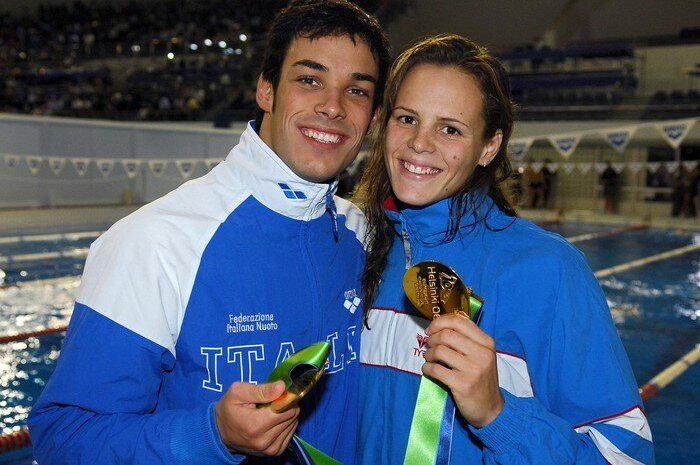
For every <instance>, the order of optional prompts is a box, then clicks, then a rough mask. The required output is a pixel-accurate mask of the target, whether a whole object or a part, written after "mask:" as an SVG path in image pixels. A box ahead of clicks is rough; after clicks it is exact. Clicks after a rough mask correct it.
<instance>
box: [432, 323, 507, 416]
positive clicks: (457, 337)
mask: <svg viewBox="0 0 700 465" xmlns="http://www.w3.org/2000/svg"><path fill="white" fill-rule="evenodd" d="M426 334H427V335H428V337H429V339H428V347H429V348H428V350H427V351H426V352H425V360H426V362H425V363H424V364H423V374H425V375H427V376H430V377H431V378H433V379H435V380H437V381H440V382H441V383H443V384H444V385H445V386H447V387H448V388H449V389H450V391H451V392H452V396H453V397H454V401H455V404H456V405H457V408H458V409H459V412H460V413H461V414H462V416H463V417H464V418H465V419H466V420H467V421H468V422H469V423H471V424H472V425H474V426H476V427H477V428H481V427H483V426H486V425H488V424H489V423H491V422H492V421H493V420H494V419H495V418H496V417H497V416H498V414H499V413H500V412H501V410H502V409H503V403H504V400H503V395H502V394H501V391H500V389H499V387H498V370H497V368H496V349H495V343H494V341H493V339H491V337H490V336H489V335H488V334H486V333H485V332H483V331H482V330H481V329H479V328H478V327H477V326H476V324H474V322H473V321H471V320H469V319H467V318H465V317H463V316H460V315H444V316H441V317H440V318H436V319H434V320H433V321H432V322H431V323H430V326H428V328H427V330H426Z"/></svg>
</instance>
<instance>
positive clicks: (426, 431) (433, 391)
mask: <svg viewBox="0 0 700 465" xmlns="http://www.w3.org/2000/svg"><path fill="white" fill-rule="evenodd" d="M448 403H449V404H450V406H451V407H452V408H451V409H450V410H452V411H451V412H447V415H445V410H446V406H447V404H448ZM453 422H454V405H453V404H452V401H451V399H450V398H449V396H448V395H447V392H446V391H445V390H444V389H443V388H442V387H440V385H438V384H437V383H435V381H433V380H431V379H430V378H427V377H425V376H422V377H421V380H420V387H419V388H418V397H417V399H416V406H415V408H414V410H413V420H412V421H411V431H410V432H409V434H408V446H407V447H406V455H405V457H404V460H403V463H404V465H415V464H418V463H419V464H426V465H427V464H435V463H447V462H448V460H449V442H450V438H451V436H452V426H453ZM438 458H439V459H440V460H439V462H438Z"/></svg>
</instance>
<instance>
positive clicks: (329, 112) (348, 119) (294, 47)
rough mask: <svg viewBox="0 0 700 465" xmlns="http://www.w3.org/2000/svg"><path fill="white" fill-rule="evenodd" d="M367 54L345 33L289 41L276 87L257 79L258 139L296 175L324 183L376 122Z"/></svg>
mask: <svg viewBox="0 0 700 465" xmlns="http://www.w3.org/2000/svg"><path fill="white" fill-rule="evenodd" d="M378 74H379V72H378V68H377V64H376V62H375V61H374V57H373V56H372V52H371V51H370V49H369V47H368V46H367V44H365V42H364V41H363V40H362V39H359V38H358V39H356V40H355V43H353V41H352V40H351V39H350V37H349V36H329V37H321V38H317V39H313V40H311V39H308V38H304V37H298V38H296V39H294V40H293V41H292V43H291V45H290V47H289V50H288V51H287V56H286V57H285V59H284V62H283V63H282V69H281V72H280V81H279V84H278V86H277V89H276V90H275V89H273V86H272V83H270V82H268V81H266V80H264V79H263V78H262V77H260V79H259V80H258V89H257V94H256V97H257V102H258V105H259V106H260V108H262V109H263V111H264V112H265V115H264V116H263V120H262V125H261V127H260V137H261V138H262V140H263V141H264V142H265V143H266V144H267V145H268V146H269V147H270V148H271V149H272V150H274V151H275V153H277V155H278V156H279V157H280V158H281V159H282V161H284V162H285V163H286V164H287V166H289V167H290V168H291V169H292V171H294V173H296V174H297V175H298V176H299V177H301V178H303V179H306V180H307V181H311V182H324V181H327V180H329V179H332V178H334V177H335V176H337V175H338V174H339V173H340V172H342V171H343V170H344V169H345V168H346V167H347V166H348V165H349V164H350V163H352V161H353V160H354V159H355V157H356V156H357V153H358V152H359V150H360V147H361V145H362V141H363V139H364V137H365V134H366V133H367V131H368V130H369V128H370V126H371V125H373V124H374V122H375V120H376V114H375V113H373V111H372V102H373V101H374V93H375V92H376V85H377V80H378Z"/></svg>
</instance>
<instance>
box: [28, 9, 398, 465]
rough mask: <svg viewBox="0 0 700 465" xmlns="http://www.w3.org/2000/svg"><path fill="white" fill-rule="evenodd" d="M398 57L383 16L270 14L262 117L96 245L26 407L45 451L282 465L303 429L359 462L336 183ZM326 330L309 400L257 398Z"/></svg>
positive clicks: (351, 246)
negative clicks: (216, 160) (46, 375)
mask: <svg viewBox="0 0 700 465" xmlns="http://www.w3.org/2000/svg"><path fill="white" fill-rule="evenodd" d="M388 58H389V53H388V45H387V40H386V38H385V37H384V35H383V33H382V31H381V29H380V27H379V25H378V23H377V21H376V20H375V19H374V18H372V17H370V16H368V15H367V14H366V13H365V12H363V11H362V10H360V9H359V8H357V7H356V6H354V5H353V4H351V3H348V2H346V1H344V0H301V1H293V2H292V3H290V5H289V6H288V7H287V8H285V9H284V10H282V11H281V12H280V13H279V14H278V15H277V17H276V18H275V21H274V22H273V24H272V25H271V28H270V32H269V33H268V42H267V49H266V53H265V57H264V59H263V66H262V73H261V76H260V79H259V81H258V89H257V101H258V105H259V106H260V109H261V115H260V116H259V117H258V119H257V120H256V121H255V122H251V123H250V124H249V125H248V128H247V129H246V131H245V132H244V133H243V134H242V135H241V139H240V142H239V143H238V145H236V146H235V147H234V148H233V149H232V150H231V152H230V153H229V155H228V156H227V157H226V160H225V161H223V162H222V163H220V164H219V165H218V166H217V167H216V168H214V169H213V170H212V171H211V172H210V173H208V174H207V175H205V176H203V177H202V178H200V179H197V180H194V181H191V182H188V183H186V184H184V185H183V186H181V187H179V188H178V189H176V190H175V191H173V192H171V193H170V194H168V195H166V196H164V197H163V198H161V199H159V200H157V201H155V202H153V203H151V204H149V205H146V206H145V207H143V208H141V209H140V210H138V211H137V212H135V213H134V214H132V215H130V216H129V217H127V218H125V219H123V220H122V221H120V222H118V223H117V224H116V225H115V226H113V227H112V228H111V229H110V230H109V231H107V232H106V233H105V234H104V235H103V236H102V237H100V238H99V239H98V240H97V241H96V242H95V243H94V244H93V245H92V247H91V250H90V255H89V256H88V259H87V263H86V266H85V273H84V275H83V282H82V288H81V291H80V295H79V297H78V299H77V302H76V305H75V310H74V313H73V317H72V319H71V324H70V327H69V329H68V333H67V336H66V340H65V343H64V346H63V349H62V353H61V357H60V360H59V362H58V366H57V369H56V372H55V373H54V375H53V377H52V378H51V380H50V381H49V383H48V384H47V386H46V389H45V390H44V392H43V393H42V395H41V397H40V399H39V400H38V402H37V403H36V405H35V406H34V409H33V410H32V413H31V415H30V420H29V423H30V431H31V435H32V442H33V444H34V447H35V455H36V457H37V458H38V459H39V461H40V462H41V463H71V464H76V463H80V464H83V463H84V464H96V463H99V464H111V463H114V464H116V463H119V464H123V463H149V464H150V463H169V464H180V463H182V464H185V463H187V464H194V463H207V464H217V463H222V464H223V463H226V464H229V463H240V462H242V461H243V460H246V463H256V462H257V461H258V460H261V461H264V463H266V464H270V463H273V464H282V463H290V462H292V461H293V457H292V454H291V453H289V452H287V450H288V445H289V444H290V442H293V444H294V445H298V441H297V440H296V439H293V435H294V434H297V433H298V434H299V435H300V436H301V437H303V438H304V439H305V440H306V441H308V442H309V443H311V444H312V445H313V446H315V447H316V448H318V449H319V450H320V451H322V452H323V453H325V454H327V455H330V456H333V457H334V458H335V459H337V460H340V461H341V462H343V463H344V464H345V465H348V464H353V463H355V459H354V447H355V434H356V423H357V420H356V415H355V412H356V411H357V384H358V372H359V363H358V362H359V342H360V330H361V318H362V317H361V315H362V301H361V299H360V297H359V296H360V295H361V293H360V274H361V272H362V267H363V262H364V251H363V246H362V237H363V232H364V231H363V228H364V222H363V218H362V215H361V213H360V212H359V210H357V209H356V208H355V207H354V206H353V205H352V204H350V203H349V202H347V201H345V200H342V199H340V198H338V197H334V195H333V192H334V189H335V185H336V177H337V176H338V174H339V173H340V172H341V171H342V170H344V169H345V168H346V167H347V166H348V165H349V164H350V163H351V162H352V161H353V160H354V158H355V157H356V156H357V153H358V151H359V149H360V146H361V144H362V141H363V138H364V137H365V135H366V133H367V132H368V131H369V130H370V129H371V127H372V125H373V124H374V121H375V117H376V114H375V112H376V109H377V105H378V102H380V101H381V96H382V91H383V82H384V77H385V74H386V71H387V67H388ZM318 341H327V342H328V343H329V344H330V346H331V353H330V356H329V360H328V365H327V367H326V375H325V376H323V379H322V380H321V381H320V383H319V385H318V386H317V387H316V388H315V389H314V390H313V391H311V393H310V394H309V397H307V398H305V399H304V400H303V401H302V404H301V405H300V407H295V408H292V409H290V410H287V411H286V412H283V413H275V412H273V411H272V410H271V409H269V408H257V407H258V406H259V404H265V403H269V402H271V401H272V400H274V399H276V398H277V397H279V396H280V395H281V393H282V390H283V387H284V386H283V384H282V383H277V384H265V380H266V379H267V376H268V375H269V373H270V372H271V371H272V370H273V369H274V367H275V366H277V365H279V364H280V363H281V362H282V361H284V360H285V359H286V358H288V357H289V356H290V355H291V354H293V353H294V352H296V351H298V350H299V349H301V348H303V347H305V346H307V345H309V344H312V343H315V342H318ZM256 456H279V457H278V458H269V457H263V458H260V459H258V458H256Z"/></svg>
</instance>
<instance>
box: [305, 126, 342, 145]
mask: <svg viewBox="0 0 700 465" xmlns="http://www.w3.org/2000/svg"><path fill="white" fill-rule="evenodd" d="M303 134H304V135H305V136H306V137H311V138H312V139H314V140H317V141H319V142H323V143H324V144H337V143H338V142H340V136H339V135H337V134H328V133H327V132H319V131H313V130H311V129H304V130H303Z"/></svg>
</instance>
